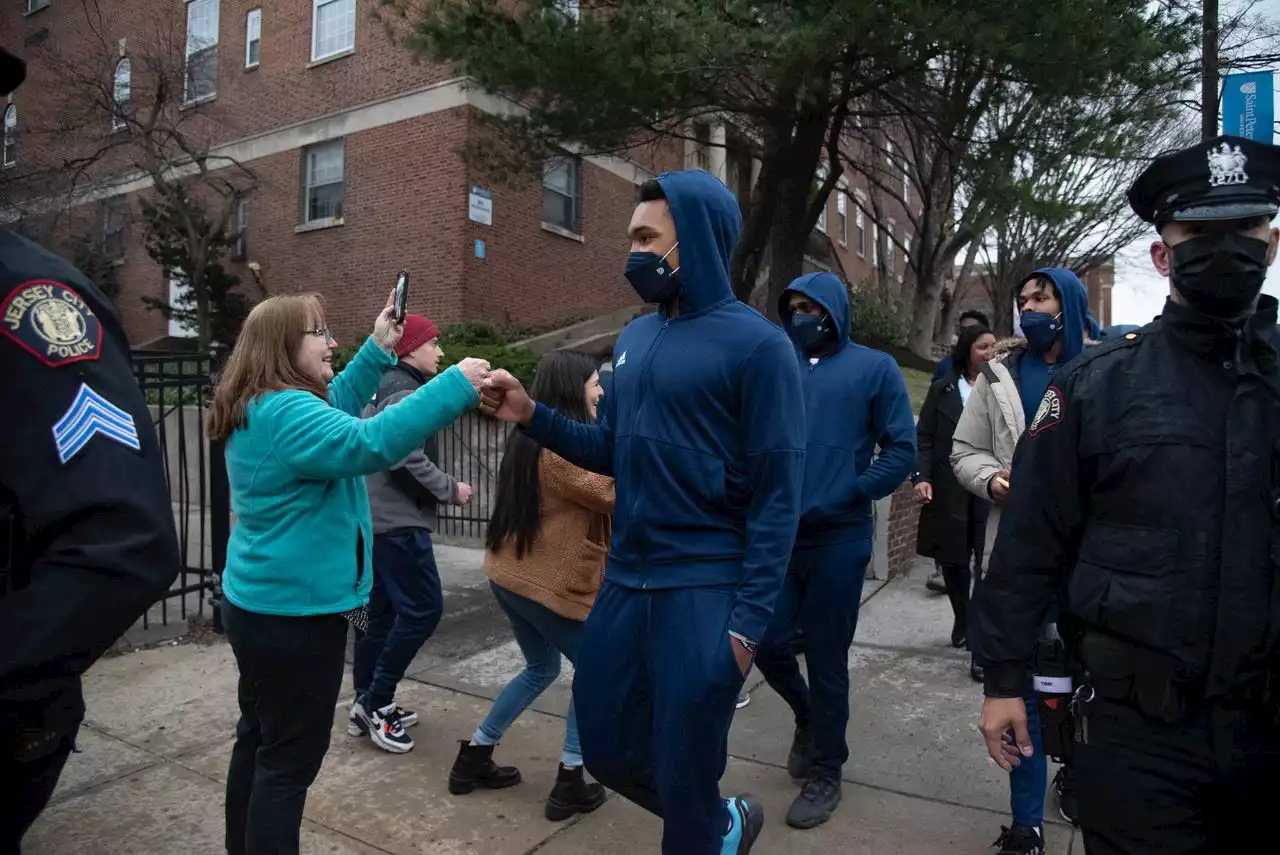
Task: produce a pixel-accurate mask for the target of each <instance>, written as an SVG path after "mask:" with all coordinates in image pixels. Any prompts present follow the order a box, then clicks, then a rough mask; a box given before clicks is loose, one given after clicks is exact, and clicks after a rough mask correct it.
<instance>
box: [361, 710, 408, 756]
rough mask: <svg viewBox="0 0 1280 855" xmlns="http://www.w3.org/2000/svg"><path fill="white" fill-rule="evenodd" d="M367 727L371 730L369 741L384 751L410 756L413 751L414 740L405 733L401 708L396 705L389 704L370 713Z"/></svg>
mask: <svg viewBox="0 0 1280 855" xmlns="http://www.w3.org/2000/svg"><path fill="white" fill-rule="evenodd" d="M366 726H367V727H368V728H369V739H371V740H372V741H373V744H374V745H376V746H378V747H379V748H381V749H382V750H383V751H389V752H391V753H392V754H408V753H409V752H410V751H412V750H413V740H412V739H411V738H410V737H409V734H407V733H405V732H404V724H402V723H401V721H400V712H399V708H398V707H397V706H396V705H395V704H388V705H387V706H385V707H383V708H382V709H380V710H374V711H373V712H372V713H370V714H369V720H368V723H367V725H366Z"/></svg>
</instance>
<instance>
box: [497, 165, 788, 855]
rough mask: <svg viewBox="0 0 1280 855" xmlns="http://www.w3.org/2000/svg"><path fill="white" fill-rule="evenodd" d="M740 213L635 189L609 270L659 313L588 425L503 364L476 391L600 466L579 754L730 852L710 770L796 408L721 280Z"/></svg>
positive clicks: (751, 313) (740, 664) (725, 816)
mask: <svg viewBox="0 0 1280 855" xmlns="http://www.w3.org/2000/svg"><path fill="white" fill-rule="evenodd" d="M741 222H742V219H741V214H740V212H739V208H738V202H737V200H736V199H735V198H734V197H733V194H732V193H730V192H729V191H728V190H727V189H726V188H725V186H724V185H723V184H721V183H720V182H719V181H718V180H717V179H716V178H714V177H713V176H711V175H710V174H708V173H706V172H700V171H689V172H674V173H665V174H663V175H660V176H659V177H658V178H657V179H656V180H654V181H650V182H647V183H646V184H644V185H643V186H642V187H641V188H640V204H639V205H638V206H637V207H636V210H635V214H634V215H633V216H632V219H631V226H630V229H629V235H630V238H631V254H630V255H629V256H628V258H627V267H626V277H627V280H628V281H629V282H630V283H631V285H632V287H634V288H635V290H636V292H637V293H638V294H639V295H640V297H641V298H642V299H643V300H644V301H645V302H646V303H655V304H657V305H658V307H659V309H658V312H656V313H654V314H648V315H644V316H642V317H640V318H637V319H636V320H635V321H633V322H632V323H631V324H629V325H628V326H627V328H626V329H624V330H623V331H622V334H621V336H619V338H618V343H617V344H616V345H615V346H614V354H615V357H614V362H613V388H612V390H611V393H610V394H608V395H606V396H605V398H604V401H605V407H604V417H603V418H602V419H601V421H600V422H599V423H597V424H595V425H583V424H580V423H578V422H575V421H573V420H571V419H566V418H564V417H562V416H560V415H558V414H557V413H556V412H555V411H554V410H551V409H548V408H547V407H545V406H543V405H542V404H537V405H535V404H534V402H533V401H531V400H530V399H529V397H528V395H527V394H525V391H524V389H523V388H521V386H520V384H519V383H518V382H517V381H516V380H515V379H514V378H512V377H511V376H510V375H509V374H506V373H505V372H498V373H497V374H495V375H491V379H492V382H490V383H489V384H488V386H487V388H486V390H485V392H484V395H485V397H486V398H487V399H488V406H489V407H490V409H494V410H495V415H496V416H497V417H498V418H501V419H504V420H507V421H514V422H518V423H520V424H522V425H524V430H525V431H526V432H527V433H528V434H529V436H532V437H533V438H534V439H536V440H538V441H539V442H540V443H542V444H543V445H545V446H546V447H547V448H550V449H551V450H552V451H554V452H556V453H557V454H559V455H561V456H562V457H564V458H566V459H567V460H569V461H570V462H572V463H575V464H577V465H579V466H582V467H584V468H586V469H590V470H592V471H595V472H600V473H602V474H606V475H612V476H614V478H615V479H616V483H617V494H618V495H617V506H616V510H615V511H614V517H613V542H612V546H611V548H610V551H609V562H608V567H607V569H606V571H605V580H604V585H603V586H602V587H601V589H600V593H599V595H598V596H597V598H596V601H595V605H594V607H593V608H592V609H591V616H590V617H589V618H588V619H587V626H586V637H585V638H584V639H583V644H582V654H581V659H580V660H579V662H578V666H577V672H576V674H575V676H574V703H575V705H576V709H577V713H578V728H579V731H580V735H581V737H582V751H583V757H584V759H585V761H586V766H587V769H588V770H589V771H590V772H591V774H592V775H594V776H595V778H596V780H598V781H600V783H602V784H604V785H605V786H607V787H610V788H612V789H614V790H616V791H618V792H620V793H622V794H623V795H624V796H626V797H627V798H629V799H631V800H632V801H634V802H636V803H637V804H639V805H641V806H642V807H644V808H646V809H648V810H650V811H652V812H653V813H655V814H657V815H658V816H660V817H662V818H663V820H664V828H663V836H662V851H663V853H664V855H744V853H746V852H748V851H749V850H750V849H751V846H752V845H753V844H754V842H755V840H756V838H757V837H758V836H759V834H760V829H761V827H762V826H763V823H764V816H763V811H762V809H761V807H760V805H759V803H758V802H757V801H756V800H755V799H753V798H752V797H750V796H737V797H734V798H730V799H727V800H725V799H721V798H720V791H719V779H720V776H721V775H722V774H724V770H725V763H726V759H727V755H728V737H729V725H730V723H731V721H732V719H733V713H734V707H735V705H736V702H737V699H738V691H739V689H740V688H741V687H742V685H743V682H744V680H745V677H746V672H747V670H748V669H749V668H750V667H751V661H752V656H753V654H754V650H755V648H756V645H757V644H758V643H759V642H760V641H761V640H762V639H763V638H764V635H765V630H766V628H767V627H768V624H769V618H770V615H771V613H772V611H773V604H774V599H775V598H776V597H777V594H778V590H779V588H780V587H781V584H782V577H783V575H784V573H785V571H786V566H787V560H788V556H789V555H790V553H791V547H792V543H793V541H794V539H795V532H796V523H797V520H798V517H799V507H800V488H801V484H802V481H803V477H804V454H805V452H804V446H805V419H804V398H803V394H802V392H801V380H800V372H799V370H798V368H797V365H796V359H795V354H794V351H793V349H792V347H791V344H790V342H788V340H787V337H786V336H785V335H784V334H783V332H782V331H781V330H779V329H778V327H776V326H775V325H774V324H772V323H770V322H769V321H767V320H766V319H765V318H764V317H763V316H761V315H760V314H759V313H758V312H756V311H755V310H754V309H751V308H750V307H748V306H746V305H744V304H743V303H741V302H739V301H738V300H737V299H736V298H735V297H734V296H733V291H732V289H731V288H730V285H729V253H730V252H731V251H732V250H733V246H734V244H735V243H736V242H737V240H738V231H739V228H740V227H741Z"/></svg>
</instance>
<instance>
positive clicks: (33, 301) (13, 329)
mask: <svg viewBox="0 0 1280 855" xmlns="http://www.w3.org/2000/svg"><path fill="white" fill-rule="evenodd" d="M0 333H3V334H4V335H5V337H7V338H10V339H12V340H13V341H15V342H17V344H18V345H19V346H20V347H21V348H22V349H23V350H25V351H27V352H28V353H30V354H31V355H32V356H34V357H35V358H36V359H39V360H40V361H41V362H43V363H44V364H45V365H48V366H49V367H50V368H57V367H58V366H60V365H69V364H71V363H73V362H83V361H84V360H86V359H97V358H98V357H99V356H101V351H102V323H101V321H99V320H98V316H97V315H95V314H94V313H93V309H91V308H89V304H88V303H86V302H85V301H84V299H83V298H82V297H81V296H80V295H79V294H77V293H76V292H75V289H73V288H71V286H69V285H63V284H62V283H61V282H54V281H53V280H51V279H34V280H32V281H30V282H24V283H22V284H21V285H19V286H18V287H16V288H14V289H13V291H12V292H10V294H9V296H8V297H6V298H5V300H4V302H3V303H0Z"/></svg>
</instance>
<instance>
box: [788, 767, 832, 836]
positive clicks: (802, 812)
mask: <svg viewBox="0 0 1280 855" xmlns="http://www.w3.org/2000/svg"><path fill="white" fill-rule="evenodd" d="M838 804H840V782H839V781H833V780H831V779H830V778H825V777H822V776H820V775H815V776H813V777H812V778H810V779H809V780H807V781H805V782H804V789H802V790H800V795H798V796H796V800H795V801H793V802H792V803H791V809H790V810H788V811H787V825H789V826H791V827H792V828H817V827H818V826H819V825H822V824H823V823H824V822H826V821H827V820H829V819H831V814H833V813H835V809H836V806H837V805H838Z"/></svg>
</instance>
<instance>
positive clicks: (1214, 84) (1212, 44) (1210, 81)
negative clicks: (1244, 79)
mask: <svg viewBox="0 0 1280 855" xmlns="http://www.w3.org/2000/svg"><path fill="white" fill-rule="evenodd" d="M1203 26H1204V29H1203V31H1202V34H1201V42H1200V47H1201V50H1202V52H1203V53H1202V56H1203V59H1202V60H1201V65H1202V66H1203V69H1202V70H1203V77H1202V79H1201V81H1200V138H1201V139H1204V140H1208V139H1213V138H1214V137H1216V136H1217V135H1218V0H1204V24H1203Z"/></svg>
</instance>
